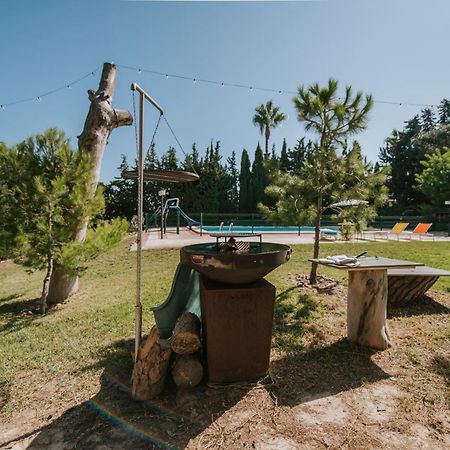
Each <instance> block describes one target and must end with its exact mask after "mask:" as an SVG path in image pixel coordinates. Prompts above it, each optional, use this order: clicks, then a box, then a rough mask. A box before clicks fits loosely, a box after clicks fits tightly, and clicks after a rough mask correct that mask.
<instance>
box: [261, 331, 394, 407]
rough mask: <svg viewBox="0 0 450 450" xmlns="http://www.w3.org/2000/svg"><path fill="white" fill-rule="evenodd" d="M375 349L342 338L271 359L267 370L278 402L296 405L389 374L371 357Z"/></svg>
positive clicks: (370, 381) (379, 378)
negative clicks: (321, 345)
mask: <svg viewBox="0 0 450 450" xmlns="http://www.w3.org/2000/svg"><path fill="white" fill-rule="evenodd" d="M374 353H375V351H373V350H370V349H366V348H364V347H361V346H358V345H356V344H352V343H350V342H348V341H347V340H346V339H342V340H340V341H337V342H335V343H333V344H331V345H329V346H327V347H322V348H318V349H313V350H310V351H306V352H303V353H300V354H299V353H297V354H289V355H287V356H286V357H285V358H282V359H280V360H278V361H274V362H273V363H272V364H271V369H270V370H271V374H272V376H274V377H275V378H276V380H277V385H276V387H275V389H274V394H275V395H276V397H277V399H278V404H279V405H286V406H295V405H298V404H301V403H304V402H306V401H310V400H313V399H316V398H321V397H327V396H330V395H334V394H337V393H339V392H343V391H347V390H349V389H354V388H357V387H359V386H362V385H364V384H367V383H373V382H375V381H379V380H382V379H386V378H389V376H390V375H389V374H387V373H386V372H384V371H383V370H382V369H381V368H380V367H378V366H377V365H376V364H375V363H374V362H373V361H372V359H371V356H372V355H373V354H374Z"/></svg>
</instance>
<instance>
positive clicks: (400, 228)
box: [373, 222, 409, 241]
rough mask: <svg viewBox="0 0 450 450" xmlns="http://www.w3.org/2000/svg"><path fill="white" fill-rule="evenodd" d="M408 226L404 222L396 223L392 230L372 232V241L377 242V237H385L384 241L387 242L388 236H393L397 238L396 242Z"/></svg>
mask: <svg viewBox="0 0 450 450" xmlns="http://www.w3.org/2000/svg"><path fill="white" fill-rule="evenodd" d="M408 225H409V223H406V222H397V223H396V224H395V225H394V226H393V227H392V230H389V231H386V230H379V231H374V232H373V239H374V241H376V240H377V236H383V235H384V236H386V239H387V240H389V235H390V234H393V235H394V236H397V241H398V240H399V239H400V234H401V233H403V232H404V231H405V230H406V227H407V226H408Z"/></svg>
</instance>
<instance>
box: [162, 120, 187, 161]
mask: <svg viewBox="0 0 450 450" xmlns="http://www.w3.org/2000/svg"><path fill="white" fill-rule="evenodd" d="M164 121H165V122H166V124H167V127H168V128H169V130H170V132H171V133H172V136H173V137H174V139H175V140H176V141H177V144H178V146H179V147H180V149H181V151H182V152H183V155H184V156H185V157H187V154H186V152H185V151H184V149H183V146H182V145H181V144H180V141H179V140H178V138H177V136H176V135H175V133H174V131H173V130H172V127H171V126H170V123H169V121H168V120H167V119H166V116H164Z"/></svg>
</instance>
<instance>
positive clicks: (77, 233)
mask: <svg viewBox="0 0 450 450" xmlns="http://www.w3.org/2000/svg"><path fill="white" fill-rule="evenodd" d="M115 81H116V66H115V65H114V64H110V63H105V64H104V65H103V72H102V76H101V79H100V84H99V87H98V90H97V92H94V91H92V90H89V91H88V96H89V100H90V102H91V106H90V108H89V112H88V115H87V117H86V121H85V123H84V128H83V132H82V133H81V135H80V136H78V149H79V150H80V151H85V152H88V153H89V154H90V155H92V159H93V170H92V185H91V189H90V194H89V195H90V196H93V195H94V194H95V190H96V189H97V184H98V180H99V177H100V168H101V163H102V158H103V153H104V151H105V146H106V144H107V143H108V138H109V135H110V134H111V132H112V130H113V129H114V128H117V127H121V126H124V125H131V124H132V123H133V117H132V116H131V114H130V113H129V112H128V111H125V110H119V109H114V108H113V107H112V98H113V95H114V88H115ZM88 222H89V217H83V218H80V222H79V223H78V224H77V226H76V227H75V229H74V230H73V236H74V239H75V240H76V241H78V242H83V241H84V239H85V237H86V231H87V225H88ZM54 269H55V270H54V271H53V274H52V277H51V279H50V286H49V292H48V298H47V301H48V302H49V303H60V302H62V301H64V300H65V299H66V298H68V297H69V296H71V295H72V294H74V293H75V292H77V290H78V276H77V275H75V276H72V275H67V274H66V273H65V271H64V268H62V267H58V266H56V265H55V268H54Z"/></svg>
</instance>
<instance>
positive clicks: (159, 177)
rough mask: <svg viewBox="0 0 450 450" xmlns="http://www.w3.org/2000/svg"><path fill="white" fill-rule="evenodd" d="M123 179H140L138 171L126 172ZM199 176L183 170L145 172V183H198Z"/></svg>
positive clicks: (123, 173)
mask: <svg viewBox="0 0 450 450" xmlns="http://www.w3.org/2000/svg"><path fill="white" fill-rule="evenodd" d="M121 175H122V178H125V179H126V180H137V179H139V173H138V171H137V170H126V171H124V172H122V173H121ZM198 179H199V176H198V175H197V174H196V173H193V172H185V171H183V170H144V171H143V181H162V182H167V183H183V182H184V183H186V182H189V181H197V180H198Z"/></svg>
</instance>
